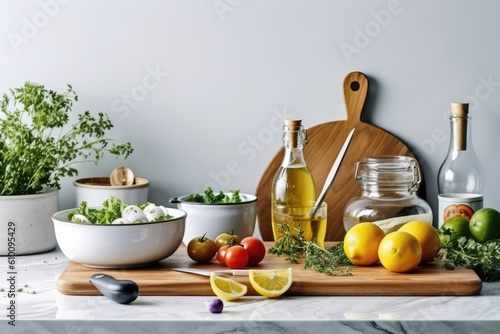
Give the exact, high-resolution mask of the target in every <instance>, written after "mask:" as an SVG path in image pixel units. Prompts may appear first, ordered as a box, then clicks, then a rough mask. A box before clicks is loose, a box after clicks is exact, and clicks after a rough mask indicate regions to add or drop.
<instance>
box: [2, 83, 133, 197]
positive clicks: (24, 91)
mask: <svg viewBox="0 0 500 334" xmlns="http://www.w3.org/2000/svg"><path fill="white" fill-rule="evenodd" d="M76 101H78V96H77V95H76V93H75V92H74V90H73V88H72V87H71V86H70V85H68V89H67V91H66V92H64V93H63V94H59V93H57V92H55V91H52V90H47V89H45V87H44V86H42V85H37V84H34V83H30V82H26V83H25V84H24V86H22V87H20V88H15V89H11V90H10V94H3V96H2V99H1V100H0V195H25V194H34V193H37V192H40V191H41V190H42V189H43V188H44V187H53V188H57V189H60V187H61V186H60V181H61V178H62V177H65V176H76V175H78V171H77V170H76V169H75V168H73V167H72V165H73V164H75V163H80V162H94V163H95V164H97V163H98V162H99V160H100V159H101V158H102V157H103V156H104V154H105V153H109V154H112V155H115V156H117V157H118V156H125V158H127V157H128V156H129V155H130V154H131V153H132V152H133V148H132V146H131V144H130V143H118V142H117V141H115V140H113V139H109V138H106V137H105V134H106V132H107V131H108V130H110V129H111V128H113V124H112V123H111V121H110V119H109V117H108V116H107V115H106V114H103V113H99V114H98V116H97V117H94V116H92V115H91V114H90V112H89V111H85V112H84V113H83V114H79V115H78V120H77V121H76V123H74V124H73V125H68V122H69V121H70V115H69V113H70V112H71V109H72V107H73V103H74V102H76Z"/></svg>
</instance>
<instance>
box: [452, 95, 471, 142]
mask: <svg viewBox="0 0 500 334" xmlns="http://www.w3.org/2000/svg"><path fill="white" fill-rule="evenodd" d="M451 114H452V115H453V117H454V118H455V119H454V121H453V134H454V135H453V147H454V149H455V150H457V151H465V150H466V149H467V117H468V115H469V104H468V103H455V102H454V103H452V104H451Z"/></svg>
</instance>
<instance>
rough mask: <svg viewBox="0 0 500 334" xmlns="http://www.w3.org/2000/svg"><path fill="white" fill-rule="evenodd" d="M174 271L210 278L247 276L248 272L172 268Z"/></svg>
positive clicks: (241, 270)
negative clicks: (213, 274) (215, 276)
mask: <svg viewBox="0 0 500 334" xmlns="http://www.w3.org/2000/svg"><path fill="white" fill-rule="evenodd" d="M172 269H173V270H175V271H180V272H183V273H189V274H196V275H202V276H210V275H211V274H212V273H216V274H217V275H233V276H248V273H249V270H247V269H228V270H204V269H196V268H172Z"/></svg>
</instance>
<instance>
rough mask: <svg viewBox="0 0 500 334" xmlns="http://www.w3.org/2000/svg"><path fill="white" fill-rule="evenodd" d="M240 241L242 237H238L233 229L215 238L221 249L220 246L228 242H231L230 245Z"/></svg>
mask: <svg viewBox="0 0 500 334" xmlns="http://www.w3.org/2000/svg"><path fill="white" fill-rule="evenodd" d="M240 241H241V238H240V237H238V236H237V235H236V234H234V233H233V231H231V232H228V233H221V234H219V235H218V236H217V238H215V240H214V242H215V245H216V246H217V249H219V248H220V247H222V246H224V245H226V244H229V245H233V244H239V243H240Z"/></svg>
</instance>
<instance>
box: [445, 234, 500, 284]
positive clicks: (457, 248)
mask: <svg viewBox="0 0 500 334" xmlns="http://www.w3.org/2000/svg"><path fill="white" fill-rule="evenodd" d="M440 233H441V234H442V235H444V236H445V238H444V239H445V241H444V242H443V243H442V244H441V250H440V251H439V253H438V255H437V257H436V259H437V260H441V261H443V266H444V267H445V268H447V269H450V270H453V269H455V268H456V267H465V268H468V269H472V270H474V272H475V273H476V274H477V275H478V276H479V278H481V280H482V281H484V282H494V281H498V280H500V239H496V240H490V241H487V242H485V243H479V242H477V241H475V240H474V239H472V238H466V237H463V236H462V237H459V238H452V237H451V232H450V231H449V230H447V231H440Z"/></svg>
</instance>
